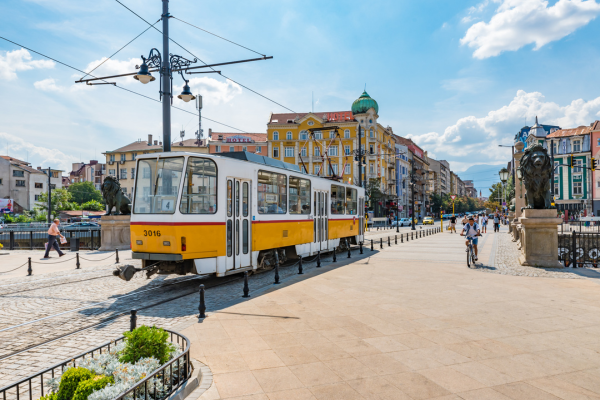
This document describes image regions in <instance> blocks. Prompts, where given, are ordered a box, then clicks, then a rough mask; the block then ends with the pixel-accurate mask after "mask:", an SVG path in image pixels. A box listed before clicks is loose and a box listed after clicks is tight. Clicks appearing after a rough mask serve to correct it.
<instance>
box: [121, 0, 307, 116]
mask: <svg viewBox="0 0 600 400" xmlns="http://www.w3.org/2000/svg"><path fill="white" fill-rule="evenodd" d="M115 1H116V2H117V3H119V4H120V5H122V6H123V7H125V8H126V9H127V10H129V11H130V12H131V13H133V14H134V15H135V16H137V17H138V18H139V19H141V20H142V21H144V22H145V23H147V24H148V25H152V24H150V22H148V21H146V20H145V19H144V18H142V17H141V16H140V15H139V14H138V13H136V12H135V11H133V10H132V9H131V8H129V7H127V6H126V5H125V4H123V3H122V2H121V1H119V0H115ZM153 28H154V29H155V30H157V31H158V32H160V33H161V34H162V32H161V31H160V30H159V29H158V28H157V27H155V26H153ZM168 39H169V40H170V41H171V42H173V43H175V44H176V45H177V46H179V47H181V48H182V49H183V50H185V51H187V52H188V53H190V54H191V55H192V56H193V57H194V58H196V59H197V60H198V61H200V62H201V63H202V64H204V65H208V64H207V63H206V62H205V61H203V60H202V59H201V58H200V57H198V56H196V55H195V54H194V53H192V52H191V51H189V50H188V49H186V48H185V47H183V46H182V45H181V44H179V43H178V42H176V41H175V40H174V39H173V38H171V37H169V38H168ZM208 68H210V69H211V70H213V71H215V72H218V71H216V70H215V69H214V68H213V67H208ZM218 74H219V75H221V76H222V77H223V78H225V79H228V80H230V81H231V82H233V83H235V84H236V85H239V86H241V87H243V88H244V89H246V90H249V91H251V92H252V93H254V94H257V95H259V96H260V97H262V98H264V99H266V100H269V101H270V102H272V103H274V104H277V105H278V106H280V107H282V108H285V109H286V110H288V111H291V112H293V113H295V112H296V111H294V110H292V109H291V108H288V107H286V106H284V105H283V104H281V103H278V102H276V101H275V100H273V99H271V98H269V97H267V96H265V95H263V94H260V93H258V92H257V91H256V90H254V89H250V88H249V87H248V86H246V85H243V84H241V83H239V82H237V81H234V80H233V79H231V78H229V77H228V76H225V75H223V74H222V73H221V72H218Z"/></svg>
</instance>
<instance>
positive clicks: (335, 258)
mask: <svg viewBox="0 0 600 400" xmlns="http://www.w3.org/2000/svg"><path fill="white" fill-rule="evenodd" d="M335 253H336V251H335V247H334V248H333V262H337V257H336V256H335Z"/></svg>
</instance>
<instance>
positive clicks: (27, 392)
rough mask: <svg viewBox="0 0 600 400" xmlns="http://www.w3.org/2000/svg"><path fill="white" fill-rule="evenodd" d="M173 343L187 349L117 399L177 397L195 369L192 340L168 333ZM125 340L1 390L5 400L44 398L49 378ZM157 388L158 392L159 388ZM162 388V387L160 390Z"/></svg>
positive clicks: (99, 348) (94, 350) (161, 399)
mask: <svg viewBox="0 0 600 400" xmlns="http://www.w3.org/2000/svg"><path fill="white" fill-rule="evenodd" d="M166 331H167V332H169V334H170V341H171V343H177V344H178V345H179V346H180V348H182V349H184V350H183V352H182V353H181V354H179V355H178V356H177V357H174V358H173V359H172V360H170V361H169V362H167V363H166V364H164V365H162V366H161V367H160V368H158V369H156V370H154V371H153V372H152V373H151V374H149V375H148V376H146V377H145V378H144V379H142V380H141V381H139V382H137V383H136V385H135V386H133V387H132V388H130V389H128V390H126V391H125V392H123V393H121V394H119V395H118V396H117V397H115V400H116V399H123V398H131V397H132V395H133V399H138V398H145V399H152V400H163V399H166V398H167V397H169V395H171V394H172V393H174V392H175V391H176V390H177V389H179V387H181V385H183V384H184V383H185V382H186V381H187V380H188V379H189V378H190V376H191V373H192V365H191V361H190V340H189V339H188V338H187V337H185V336H184V335H182V334H179V333H177V332H173V331H169V330H166ZM123 340H124V337H123V336H121V337H120V338H118V339H116V340H113V341H110V342H107V343H104V344H103V345H101V346H98V347H96V348H94V349H92V350H90V351H87V352H85V353H82V354H79V355H77V356H75V357H72V358H71V359H69V360H66V361H63V362H61V363H59V364H56V365H53V366H52V367H50V368H46V369H44V370H43V371H40V372H37V373H36V374H34V375H31V376H28V377H26V378H23V379H21V380H20V381H18V382H15V383H11V384H10V385H7V386H4V387H2V388H0V395H1V396H2V400H22V399H28V400H34V399H38V398H39V397H40V396H44V395H45V394H48V393H49V392H50V385H49V384H48V382H47V379H48V378H56V377H59V376H61V375H62V373H63V372H64V370H65V369H66V367H67V366H69V365H73V366H77V362H78V361H81V360H84V359H86V358H89V357H93V356H94V353H98V354H102V353H103V352H104V353H107V352H109V351H110V349H111V347H114V346H116V345H117V344H118V343H119V342H121V341H123ZM157 385H158V388H157ZM161 385H162V386H161Z"/></svg>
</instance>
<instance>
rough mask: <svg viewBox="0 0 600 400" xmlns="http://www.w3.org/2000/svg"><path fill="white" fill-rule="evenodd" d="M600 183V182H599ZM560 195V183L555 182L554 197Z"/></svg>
mask: <svg viewBox="0 0 600 400" xmlns="http://www.w3.org/2000/svg"><path fill="white" fill-rule="evenodd" d="M598 183H600V182H598ZM559 194H560V190H559V188H558V182H554V195H556V196H558V195H559Z"/></svg>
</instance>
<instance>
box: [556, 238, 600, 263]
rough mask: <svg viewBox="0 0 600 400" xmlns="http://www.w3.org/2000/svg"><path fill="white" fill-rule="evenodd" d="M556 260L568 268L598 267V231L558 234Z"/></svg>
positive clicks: (599, 248)
mask: <svg viewBox="0 0 600 400" xmlns="http://www.w3.org/2000/svg"><path fill="white" fill-rule="evenodd" d="M558 260H559V261H560V262H561V263H562V264H563V265H564V266H565V267H570V268H581V267H585V268H590V267H592V268H598V261H599V260H600V233H598V232H578V231H572V232H570V233H569V234H559V235H558Z"/></svg>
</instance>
